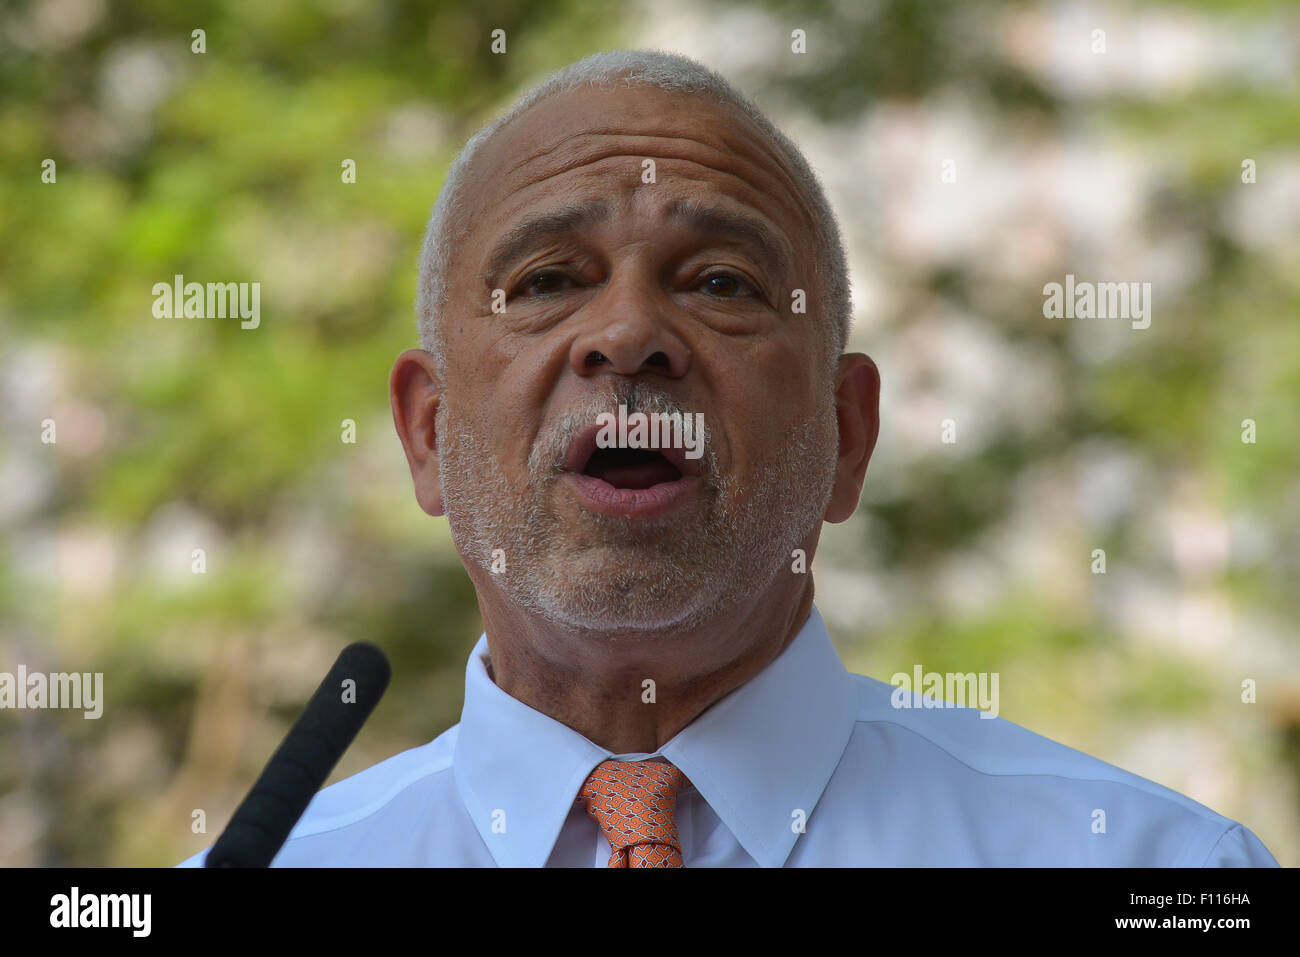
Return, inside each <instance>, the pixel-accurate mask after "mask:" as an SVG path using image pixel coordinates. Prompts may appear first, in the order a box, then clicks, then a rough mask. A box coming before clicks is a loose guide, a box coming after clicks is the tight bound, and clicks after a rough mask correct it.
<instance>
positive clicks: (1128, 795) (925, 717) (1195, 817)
mask: <svg viewBox="0 0 1300 957" xmlns="http://www.w3.org/2000/svg"><path fill="white" fill-rule="evenodd" d="M853 679H854V682H855V684H856V686H857V689H858V714H857V721H856V724H855V729H854V736H853V737H854V740H855V741H856V742H857V745H858V748H859V750H860V752H861V753H860V754H859V755H858V757H859V758H860V759H862V760H864V761H865V760H872V761H879V759H880V755H881V754H885V755H889V756H891V757H890V758H889V759H888V760H891V761H896V762H897V770H898V771H899V772H900V773H905V774H906V776H907V778H908V779H909V780H910V781H911V782H913V783H914V784H917V785H920V787H919V788H918V790H923V791H927V792H928V793H929V794H931V795H934V797H932V798H927V799H929V800H934V801H949V802H956V803H961V804H963V805H967V806H965V807H964V808H963V810H965V811H973V810H978V811H982V812H984V814H982V815H980V816H981V817H983V818H984V819H985V820H987V815H989V814H993V815H995V816H998V817H1000V818H1002V819H1003V826H1004V827H1006V828H1007V829H1011V828H1019V829H1021V830H1024V829H1027V828H1033V829H1035V830H1037V831H1038V833H1039V834H1040V836H1042V837H1043V838H1044V839H1046V840H1047V841H1048V842H1051V841H1052V839H1053V838H1054V836H1055V835H1056V834H1057V833H1060V832H1062V831H1065V832H1068V834H1069V835H1070V836H1071V838H1074V837H1075V836H1081V835H1086V836H1088V837H1091V836H1092V835H1097V836H1102V835H1110V836H1111V838H1112V840H1111V841H1110V842H1107V843H1108V844H1109V845H1110V847H1111V849H1112V850H1118V847H1117V845H1120V844H1126V843H1128V842H1130V841H1132V842H1133V843H1132V847H1133V848H1134V849H1135V850H1136V848H1137V847H1138V846H1139V845H1144V846H1145V847H1146V849H1147V851H1150V850H1153V849H1154V848H1153V845H1154V844H1159V845H1160V847H1161V854H1160V855H1158V856H1159V857H1161V858H1163V861H1162V862H1163V863H1175V862H1177V863H1184V864H1193V865H1195V864H1201V863H1224V862H1229V863H1256V864H1259V863H1266V864H1267V863H1273V862H1272V859H1271V857H1270V856H1269V855H1268V852H1267V850H1265V849H1264V848H1263V845H1262V844H1260V842H1259V841H1258V839H1257V838H1256V837H1255V836H1254V835H1253V834H1252V833H1251V832H1250V831H1248V830H1246V829H1245V828H1243V827H1242V826H1241V825H1240V824H1238V823H1237V822H1235V821H1232V820H1231V819H1229V818H1226V817H1224V816H1223V815H1220V814H1218V813H1216V812H1215V811H1213V810H1211V809H1210V808H1208V807H1206V806H1204V805H1202V804H1200V803H1198V802H1196V801H1195V800H1193V799H1192V798H1189V797H1187V796H1186V795H1184V794H1180V793H1178V792H1177V791H1174V790H1173V789H1171V788H1168V787H1165V786H1164V785H1161V784H1157V783H1156V782H1154V781H1151V780H1148V779H1146V778H1143V777H1141V776H1139V775H1137V774H1133V773H1132V772H1129V771H1125V770H1123V769H1122V768H1119V767H1116V766H1114V765H1112V764H1108V763H1106V762H1105V761H1102V760H1100V759H1099V758H1095V757H1093V756H1091V755H1089V754H1085V753H1084V752H1082V751H1078V750H1076V749H1074V748H1071V747H1069V746H1068V745H1065V744H1062V743H1060V742H1058V741H1053V740H1051V739H1050V738H1046V737H1043V736H1042V735H1039V734H1035V733H1034V732H1032V731H1030V730H1028V729H1027V728H1024V727H1021V726H1020V725H1018V724H1015V723H1013V722H1011V721H1008V720H1006V719H1005V718H1001V717H996V716H992V715H991V714H989V713H987V712H982V711H980V710H979V709H977V708H971V707H957V706H952V705H949V704H947V703H946V702H942V701H936V700H935V699H934V698H927V697H925V696H923V695H920V694H917V693H915V692H911V691H906V690H903V689H900V688H898V687H896V686H894V685H891V684H886V683H885V682H882V681H879V680H877V679H875V678H871V677H868V676H866V675H860V674H854V675H853ZM927 786H928V787H927ZM1018 819H1019V820H1018ZM1157 838H1158V839H1157ZM1117 839H1118V840H1117ZM1087 843H1089V844H1090V843H1091V842H1087ZM1261 852H1262V854H1261ZM1141 853H1142V854H1143V855H1144V856H1145V854H1146V851H1144V852H1141ZM1089 854H1091V851H1089ZM1170 856H1172V858H1173V859H1170ZM1119 860H1120V858H1117V859H1116V862H1118V861H1119ZM1154 863H1156V861H1155V860H1149V861H1148V865H1149V864H1154Z"/></svg>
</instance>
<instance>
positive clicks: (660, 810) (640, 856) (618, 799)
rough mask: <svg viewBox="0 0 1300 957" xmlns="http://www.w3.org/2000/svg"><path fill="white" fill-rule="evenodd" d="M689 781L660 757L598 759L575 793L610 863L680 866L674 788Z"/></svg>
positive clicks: (636, 865) (680, 855) (611, 865)
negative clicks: (595, 826) (597, 830)
mask: <svg viewBox="0 0 1300 957" xmlns="http://www.w3.org/2000/svg"><path fill="white" fill-rule="evenodd" d="M689 783H690V782H689V781H687V780H686V775H684V774H683V773H682V772H681V771H680V770H679V769H678V768H676V767H674V766H673V765H671V764H667V763H665V762H662V761H613V760H610V761H602V762H601V763H600V764H599V765H597V766H596V769H595V770H594V771H592V772H591V774H590V775H588V777H587V780H586V782H585V783H584V784H583V785H582V791H581V793H580V794H579V797H580V798H581V799H582V800H583V801H584V802H585V803H586V805H587V813H588V814H589V815H591V817H592V818H593V819H594V820H595V822H596V823H597V824H599V825H600V829H601V830H602V831H604V833H605V837H606V838H608V839H609V844H610V847H611V848H613V851H614V853H613V855H612V856H611V857H610V860H609V866H610V867H629V866H630V867H681V866H682V851H681V843H680V841H679V840H678V838H677V822H676V820H675V818H674V814H675V812H676V810H677V792H678V791H679V790H681V789H682V788H683V787H685V786H686V785H687V784H689Z"/></svg>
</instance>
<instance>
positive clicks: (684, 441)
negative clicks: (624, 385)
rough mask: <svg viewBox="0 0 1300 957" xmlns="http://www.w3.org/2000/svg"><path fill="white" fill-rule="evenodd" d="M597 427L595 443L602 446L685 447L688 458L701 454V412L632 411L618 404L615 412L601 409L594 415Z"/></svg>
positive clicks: (626, 447) (610, 447)
mask: <svg viewBox="0 0 1300 957" xmlns="http://www.w3.org/2000/svg"><path fill="white" fill-rule="evenodd" d="M596 424H597V425H598V426H600V431H599V432H598V433H596V447H597V448H601V449H685V450H686V457H687V458H688V459H698V458H699V457H700V456H701V455H703V454H704V413H703V412H696V413H694V415H692V413H690V412H687V413H686V414H685V415H683V414H682V413H680V412H650V413H646V412H633V413H632V414H631V415H628V414H627V406H626V405H622V404H620V405H619V407H618V416H617V417H615V415H614V413H613V412H602V413H600V415H598V416H596Z"/></svg>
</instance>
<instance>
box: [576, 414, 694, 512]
mask: <svg viewBox="0 0 1300 957" xmlns="http://www.w3.org/2000/svg"><path fill="white" fill-rule="evenodd" d="M599 431H600V430H599V429H598V428H596V427H595V426H592V427H591V428H588V429H585V430H584V431H583V432H582V433H580V434H579V435H578V436H577V437H576V438H575V439H574V440H573V443H572V444H571V445H570V446H569V451H568V454H567V456H566V457H565V460H564V463H563V465H562V467H561V470H562V471H563V472H564V473H565V475H564V478H565V481H566V484H568V486H569V487H570V488H571V489H572V490H573V492H574V494H576V495H577V496H578V500H579V501H580V502H581V503H582V504H583V505H584V506H585V507H587V508H589V509H591V510H593V511H597V512H604V513H605V514H607V515H619V516H623V517H627V518H633V517H635V518H653V517H657V516H661V515H666V514H667V513H668V512H671V511H674V510H676V509H677V508H679V507H681V506H682V505H684V504H685V503H686V502H687V501H689V500H690V499H691V497H692V496H693V495H694V494H695V492H696V489H697V488H698V486H699V484H700V462H699V460H698V459H689V458H687V457H686V452H685V450H684V449H681V448H662V449H630V448H611V449H604V448H600V447H598V446H597V444H596V436H597V435H598V434H599Z"/></svg>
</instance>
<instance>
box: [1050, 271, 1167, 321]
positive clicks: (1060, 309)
mask: <svg viewBox="0 0 1300 957" xmlns="http://www.w3.org/2000/svg"><path fill="white" fill-rule="evenodd" d="M1043 295H1044V296H1045V297H1046V299H1044V301H1043V316H1044V317H1045V318H1047V319H1062V318H1064V319H1131V320H1132V323H1131V325H1132V327H1133V328H1134V329H1146V328H1148V327H1149V326H1150V325H1151V283H1149V282H1143V283H1136V282H1096V283H1094V282H1075V281H1074V274H1073V273H1067V274H1066V276H1065V285H1064V286H1062V285H1061V283H1059V282H1049V283H1048V284H1047V285H1045V286H1044V287H1043Z"/></svg>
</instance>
